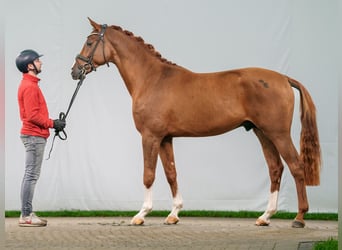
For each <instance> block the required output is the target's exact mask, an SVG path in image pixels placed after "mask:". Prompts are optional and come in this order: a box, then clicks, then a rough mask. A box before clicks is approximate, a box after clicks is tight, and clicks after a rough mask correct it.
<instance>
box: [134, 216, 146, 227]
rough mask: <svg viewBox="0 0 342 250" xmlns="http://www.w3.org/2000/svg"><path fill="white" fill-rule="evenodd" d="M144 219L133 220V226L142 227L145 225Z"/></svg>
mask: <svg viewBox="0 0 342 250" xmlns="http://www.w3.org/2000/svg"><path fill="white" fill-rule="evenodd" d="M144 222H145V221H144V219H143V218H133V219H132V220H131V225H134V226H141V225H143V224H144Z"/></svg>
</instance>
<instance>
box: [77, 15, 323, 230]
mask: <svg viewBox="0 0 342 250" xmlns="http://www.w3.org/2000/svg"><path fill="white" fill-rule="evenodd" d="M89 21H90V24H91V25H92V27H93V31H92V32H91V34H90V35H89V36H88V38H87V40H86V42H85V44H84V46H83V48H82V50H81V52H80V54H79V55H77V57H76V59H75V63H74V65H73V67H72V77H73V79H75V80H76V79H81V78H82V77H85V75H86V74H88V73H90V72H92V71H94V70H96V68H97V67H98V66H100V65H103V64H107V65H108V63H113V64H115V65H116V67H117V68H118V70H119V72H120V75H121V77H122V78H123V80H124V82H125V84H126V87H127V89H128V91H129V94H130V95H131V97H132V101H133V102H132V108H133V117H134V122H135V126H136V128H137V130H138V131H139V132H140V134H141V137H142V146H143V157H144V174H143V183H144V186H145V195H144V203H143V205H142V208H141V210H140V211H139V213H138V214H136V215H135V216H134V217H133V218H132V221H131V224H134V225H141V224H143V223H144V219H145V216H146V215H147V214H148V213H149V212H150V211H151V210H152V185H153V182H154V180H155V172H156V163H157V158H158V155H159V157H160V159H161V161H162V164H163V168H164V171H165V175H166V177H167V181H168V183H169V185H170V188H171V192H172V197H173V205H172V211H171V213H170V214H169V215H168V217H167V218H166V219H165V223H166V224H176V223H177V222H178V221H179V217H178V213H179V211H180V209H181V208H182V206H183V201H182V197H181V195H180V192H179V190H178V184H177V173H176V166H175V160H174V153H173V145H172V140H173V137H199V136H213V135H218V134H222V133H225V132H228V131H230V130H232V129H235V128H238V127H241V126H243V127H244V128H245V129H246V130H247V131H248V130H251V129H252V130H253V131H254V133H255V134H256V136H257V137H258V139H259V140H260V143H261V146H262V150H263V153H264V156H265V159H266V162H267V165H268V168H269V175H270V179H271V187H270V197H269V201H268V205H267V209H266V211H265V212H264V214H262V215H261V216H260V217H259V218H258V219H257V221H256V225H269V223H270V218H271V216H272V215H273V214H274V213H275V212H276V210H277V201H278V192H279V188H280V181H281V176H282V173H283V164H282V161H281V158H282V159H284V161H285V162H286V163H287V165H288V167H289V169H290V172H291V174H292V175H293V178H294V180H295V184H296V190H297V198H298V213H297V215H296V217H295V219H294V221H293V222H292V226H293V227H304V226H305V222H304V215H305V213H306V212H307V211H308V209H309V205H308V200H307V195H306V185H319V175H320V165H321V156H320V145H319V138H318V129H317V124H316V111H315V106H314V103H313V101H312V99H311V97H310V95H309V93H308V91H307V90H306V89H305V87H304V86H303V85H302V84H301V83H299V82H298V81H296V80H294V79H292V78H290V77H288V76H286V75H283V74H280V73H277V72H274V71H271V70H267V69H261V68H245V69H238V70H229V71H224V72H216V73H194V72H192V71H190V70H188V69H185V68H183V67H181V66H178V65H176V64H173V63H171V62H169V61H167V60H166V59H164V58H162V57H161V55H160V54H159V53H158V52H156V51H155V50H154V48H153V46H152V45H150V44H146V43H145V42H144V40H143V39H142V38H141V37H136V36H134V35H133V34H132V33H131V32H129V31H124V30H122V28H121V27H118V26H109V27H107V25H99V24H97V23H95V22H94V21H92V20H91V19H89ZM292 87H293V88H295V89H297V90H298V91H299V93H300V98H301V99H300V110H301V124H302V129H301V136H300V154H298V152H297V150H296V148H295V146H294V144H293V142H292V139H291V137H290V129H291V123H292V116H293V109H294V93H293V90H292Z"/></svg>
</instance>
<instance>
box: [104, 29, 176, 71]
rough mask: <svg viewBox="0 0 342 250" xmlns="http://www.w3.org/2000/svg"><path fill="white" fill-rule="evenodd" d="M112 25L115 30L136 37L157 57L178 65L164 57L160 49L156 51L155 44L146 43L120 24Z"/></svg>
mask: <svg viewBox="0 0 342 250" xmlns="http://www.w3.org/2000/svg"><path fill="white" fill-rule="evenodd" d="M110 27H111V28H113V29H115V30H118V31H121V32H122V33H124V34H125V35H127V36H129V37H130V38H132V39H135V40H136V41H137V42H139V43H141V44H142V45H144V46H145V47H146V48H147V49H148V50H149V51H150V52H151V53H152V54H153V55H154V56H155V57H157V58H159V59H160V60H161V61H162V62H164V63H167V64H171V65H176V64H175V63H173V62H171V61H168V60H167V59H165V58H163V57H162V55H161V54H160V53H159V52H158V51H156V50H155V49H154V47H153V45H152V44H148V43H145V41H144V39H143V38H142V37H140V36H135V35H134V34H133V33H132V32H131V31H128V30H124V29H122V28H121V27H120V26H116V25H111V26H110Z"/></svg>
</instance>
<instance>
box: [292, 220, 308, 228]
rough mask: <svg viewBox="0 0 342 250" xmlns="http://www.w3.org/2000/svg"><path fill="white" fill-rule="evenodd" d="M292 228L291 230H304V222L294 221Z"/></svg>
mask: <svg viewBox="0 0 342 250" xmlns="http://www.w3.org/2000/svg"><path fill="white" fill-rule="evenodd" d="M292 227H293V228H304V227H305V222H304V221H299V220H294V221H292Z"/></svg>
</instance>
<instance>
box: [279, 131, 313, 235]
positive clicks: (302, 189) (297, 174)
mask: <svg viewBox="0 0 342 250" xmlns="http://www.w3.org/2000/svg"><path fill="white" fill-rule="evenodd" d="M272 141H273V143H274V145H275V146H276V147H277V149H278V151H279V153H280V155H281V156H282V158H283V159H284V160H285V162H286V163H287V165H288V166H289V169H290V172H291V174H292V176H293V178H294V180H295V183H296V189H297V199H298V213H297V216H296V218H295V219H294V221H293V223H292V227H297V228H298V227H300V228H302V227H304V226H305V222H304V215H305V213H306V212H307V211H308V210H309V204H308V199H307V196H306V186H305V180H304V167H303V165H302V163H301V161H300V158H299V155H298V152H297V150H296V148H295V146H294V145H293V143H292V140H291V137H290V134H289V133H286V134H283V135H279V134H278V135H277V136H275V139H273V140H272Z"/></svg>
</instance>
